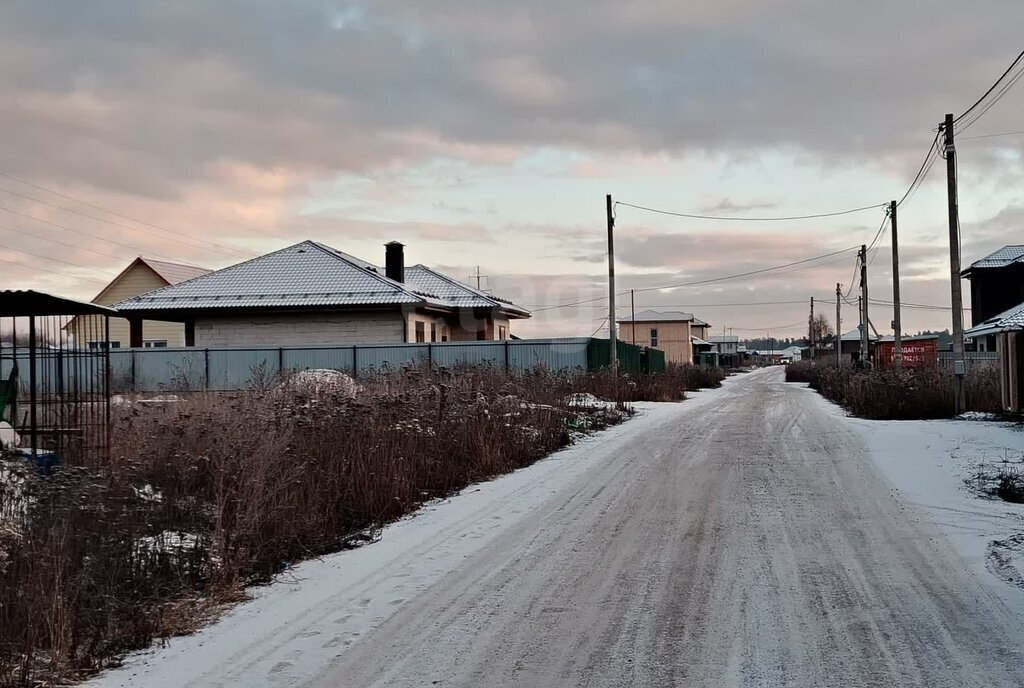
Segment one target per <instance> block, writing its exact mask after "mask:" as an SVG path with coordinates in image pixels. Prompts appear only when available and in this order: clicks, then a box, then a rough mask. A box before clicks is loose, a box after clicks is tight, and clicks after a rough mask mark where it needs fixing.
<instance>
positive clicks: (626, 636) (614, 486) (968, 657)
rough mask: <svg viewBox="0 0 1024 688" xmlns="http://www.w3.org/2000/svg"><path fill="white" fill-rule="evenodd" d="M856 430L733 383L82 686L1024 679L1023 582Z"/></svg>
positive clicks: (792, 394) (986, 682)
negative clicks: (958, 537)
mask: <svg viewBox="0 0 1024 688" xmlns="http://www.w3.org/2000/svg"><path fill="white" fill-rule="evenodd" d="M882 425H886V426H888V425H890V424H882ZM871 427H872V426H870V425H866V424H865V423H864V422H862V421H855V420H852V419H848V418H845V417H844V416H843V415H842V414H840V413H837V412H836V410H835V408H834V407H832V406H831V405H829V404H827V403H826V402H824V401H823V400H822V399H821V398H820V397H818V396H817V395H816V394H814V393H812V392H810V391H809V390H806V389H804V388H802V387H801V386H798V385H787V384H785V383H783V382H782V375H781V369H779V368H773V369H764V370H760V371H757V372H754V373H751V374H748V375H744V376H740V377H737V378H734V379H731V380H729V381H728V382H727V383H726V385H725V386H724V387H723V388H722V389H719V390H714V391H711V392H702V393H700V394H699V395H697V396H696V398H694V399H691V400H689V401H687V402H685V403H683V404H679V405H657V406H650V407H648V408H647V410H646V412H645V413H644V415H643V416H641V417H640V418H638V419H635V420H632V421H630V422H628V423H626V424H625V425H623V426H620V427H618V428H614V429H612V430H610V431H608V432H605V433H602V434H599V435H597V436H594V437H591V438H589V439H588V440H586V441H585V442H584V443H583V444H581V445H579V446H577V447H574V448H572V449H570V450H567V451H565V452H561V453H559V454H557V455H555V456H554V457H552V458H550V459H548V460H545V461H542V462H540V463H538V464H537V465H535V466H532V467H530V468H527V469H524V470H523V471H519V472H517V473H515V474H513V475H510V476H506V477H504V478H501V479H499V480H496V481H494V482H491V483H487V484H484V485H481V486H479V487H477V488H473V489H471V490H468V491H467V492H466V493H464V494H462V495H459V496H458V497H455V498H454V499H452V500H450V501H449V502H447V503H443V504H438V505H435V506H433V507H431V508H430V509H428V510H426V511H425V512H423V513H422V514H420V515H418V516H417V517H416V518H412V519H409V520H406V521H404V522H401V523H399V524H396V525H394V526H392V527H390V528H389V529H387V530H386V531H385V533H384V536H383V539H382V541H381V542H379V543H375V544H372V545H369V546H367V547H364V548H361V549H359V550H356V551H353V552H346V553H342V554H339V555H336V556H333V557H329V558H326V559H324V560H322V561H317V562H310V563H308V564H304V565H302V566H300V567H297V568H296V570H295V571H294V573H293V575H294V578H295V579H294V581H293V582H291V583H280V584H276V585H274V586H270V587H268V588H265V589H263V590H262V591H260V593H259V596H258V597H257V599H256V600H254V601H252V602H250V603H247V604H244V605H242V606H240V607H239V608H237V609H236V610H234V611H233V612H232V613H231V614H229V615H228V616H227V617H226V618H225V619H224V620H222V621H221V622H220V623H218V624H216V625H215V626H213V627H211V628H210V629H207V630H205V631H203V632H202V633H200V634H197V635H196V636H193V637H190V638H182V639H175V640H174V641H173V642H172V643H171V644H170V645H169V646H168V647H167V648H164V649H161V650H158V651H157V652H155V653H151V654H148V655H144V656H141V657H135V658H132V659H131V660H130V661H129V662H128V664H127V665H126V666H125V667H124V668H122V669H119V670H117V671H113V672H110V673H108V674H107V675H105V676H103V677H100V678H99V679H97V680H96V681H95V682H94V683H95V685H97V686H103V687H104V688H108V687H112V686H146V687H148V688H157V687H160V688H164V687H167V688H169V687H170V686H193V687H200V686H202V687H207V686H209V687H212V686H247V687H262V686H298V685H310V686H317V687H323V688H328V687H330V688H334V687H336V686H345V687H348V686H351V687H353V688H355V687H363V686H381V687H383V686H388V687H396V688H397V687H401V686H417V687H418V686H431V685H437V686H465V687H467V688H468V687H473V688H477V687H480V686H487V687H489V688H490V687H503V686H528V687H534V686H536V687H548V686H550V687H561V686H651V687H655V686H656V687H659V688H660V687H663V686H687V687H708V688H712V687H714V688H718V687H725V688H731V687H734V686H735V687H737V688H740V687H746V686H766V687H767V686H801V687H806V688H819V687H822V686H837V687H838V686H843V687H847V686H880V687H882V686H884V687H892V686H929V687H942V686H950V687H953V686H955V687H957V688H960V687H963V686H978V687H979V688H980V687H985V688H995V687H1000V686H1021V685H1024V654H1022V651H1021V650H1022V648H1024V617H1022V616H1021V615H1020V612H1021V610H1022V609H1024V606H1021V605H1017V604H1016V603H1015V601H1016V600H1019V599H1020V597H1019V596H1020V595H1022V594H1024V592H1022V591H1021V589H1020V588H1015V587H1013V586H1009V585H1007V584H1006V583H1004V582H1003V581H1001V580H998V579H996V578H995V577H994V576H991V574H989V573H988V572H987V571H986V570H985V569H984V568H980V567H978V566H975V565H974V564H972V562H971V560H970V558H969V557H964V556H963V555H962V554H961V552H960V551H959V550H957V549H954V545H955V541H954V540H952V539H950V538H948V537H947V535H946V534H944V532H943V530H942V528H941V527H940V526H939V525H938V524H937V523H936V522H935V520H934V519H933V518H932V517H931V516H930V515H928V513H927V512H926V510H925V509H924V508H923V507H921V506H919V505H918V504H915V503H914V501H913V500H912V499H911V498H910V497H908V495H906V494H905V493H904V492H903V491H901V490H899V489H897V488H896V487H895V486H894V484H893V483H892V482H890V478H887V477H885V475H884V474H883V472H882V471H880V470H879V468H878V467H877V466H876V465H875V461H878V460H879V452H880V451H881V448H880V446H878V445H877V443H873V440H872V437H871V434H872V432H873V431H872V430H871V429H870V428H871ZM890 431H891V432H897V433H898V430H890ZM1022 446H1024V445H1022ZM872 457H874V460H873V459H872ZM997 586H1003V588H1005V589H1003V588H999V587H997ZM1014 595H1017V596H1018V597H1014Z"/></svg>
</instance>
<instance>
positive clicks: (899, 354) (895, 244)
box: [889, 201, 903, 368]
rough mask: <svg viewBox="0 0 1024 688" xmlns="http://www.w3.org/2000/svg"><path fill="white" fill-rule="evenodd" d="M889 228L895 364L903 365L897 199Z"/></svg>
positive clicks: (893, 356) (892, 205) (900, 366)
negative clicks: (890, 237) (890, 235)
mask: <svg viewBox="0 0 1024 688" xmlns="http://www.w3.org/2000/svg"><path fill="white" fill-rule="evenodd" d="M889 229H890V230H891V232H892V331H893V355H892V358H893V364H894V365H895V366H896V367H897V368H902V367H903V323H902V321H901V320H900V239H899V235H898V234H897V231H896V201H890V202H889Z"/></svg>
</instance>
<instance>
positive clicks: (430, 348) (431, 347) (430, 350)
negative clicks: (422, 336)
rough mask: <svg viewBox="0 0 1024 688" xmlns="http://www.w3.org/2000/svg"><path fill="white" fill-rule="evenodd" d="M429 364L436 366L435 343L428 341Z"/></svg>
mask: <svg viewBox="0 0 1024 688" xmlns="http://www.w3.org/2000/svg"><path fill="white" fill-rule="evenodd" d="M427 365H429V366H430V367H431V368H433V367H434V345H433V344H431V343H430V342H427Z"/></svg>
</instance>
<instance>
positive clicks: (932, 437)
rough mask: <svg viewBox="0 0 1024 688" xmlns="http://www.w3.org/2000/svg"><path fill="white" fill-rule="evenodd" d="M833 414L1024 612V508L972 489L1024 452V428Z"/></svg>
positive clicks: (894, 482) (981, 575) (972, 563)
mask: <svg viewBox="0 0 1024 688" xmlns="http://www.w3.org/2000/svg"><path fill="white" fill-rule="evenodd" d="M808 393H811V394H813V392H810V391H809V392H808ZM823 402H824V400H823ZM833 408H834V412H835V414H836V415H837V416H843V420H844V421H845V423H846V424H847V425H848V426H849V427H850V428H852V429H853V430H854V431H855V432H856V433H857V434H858V435H860V437H861V438H862V439H863V441H864V442H865V443H866V444H867V446H868V447H869V449H870V451H871V456H872V459H873V460H874V462H875V464H876V465H877V466H878V467H879V468H880V469H881V470H882V472H883V473H884V475H885V476H886V477H887V478H888V479H889V481H890V482H891V483H892V485H893V486H894V487H895V488H896V489H897V490H898V491H899V492H901V493H902V494H903V495H904V496H905V497H907V498H908V499H909V500H910V501H911V502H913V503H914V504H916V505H918V506H919V507H921V510H922V511H923V512H924V513H926V514H927V515H928V517H929V518H930V519H931V521H932V522H933V523H934V525H935V526H936V527H937V528H938V529H939V530H940V531H941V532H943V533H944V534H945V535H946V536H947V537H948V539H949V540H950V541H951V542H952V544H953V546H954V547H955V548H956V549H957V551H958V552H959V553H960V554H961V555H962V556H963V557H964V558H965V559H966V560H967V562H968V564H969V565H970V567H971V569H973V570H974V571H975V573H976V574H977V575H978V577H979V579H981V580H985V581H987V582H988V583H989V584H990V585H991V587H992V588H993V589H994V590H995V591H996V592H997V594H999V596H1000V597H1002V598H1003V599H1004V600H1005V601H1006V602H1007V603H1008V604H1010V605H1011V606H1013V607H1014V608H1015V609H1019V610H1020V612H1021V613H1022V614H1024V506H1022V505H1020V504H1011V503H1008V502H1004V501H1002V500H999V499H995V498H987V497H984V496H981V495H979V494H978V492H977V491H976V490H974V489H972V488H971V487H969V485H968V484H967V481H969V480H970V479H971V478H972V477H973V476H974V475H976V473H977V472H978V469H979V467H981V466H983V465H986V464H997V463H999V462H1001V461H1003V460H1004V459H1005V458H1006V457H1007V456H1008V455H1009V456H1019V455H1020V454H1021V453H1022V452H1024V429H1022V428H1021V427H1019V426H1016V425H1013V424H1010V423H999V422H990V421H982V420H974V419H971V420H925V421H871V420H863V419H860V418H853V417H849V416H847V415H846V414H845V413H844V412H843V411H842V410H841V409H839V407H836V406H834V405H833Z"/></svg>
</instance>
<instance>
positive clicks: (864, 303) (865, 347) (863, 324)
mask: <svg viewBox="0 0 1024 688" xmlns="http://www.w3.org/2000/svg"><path fill="white" fill-rule="evenodd" d="M870 348H871V340H869V339H868V247H867V246H865V245H864V244H861V246H860V361H861V364H862V365H867V362H868V357H869V356H870V355H871V351H870Z"/></svg>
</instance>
